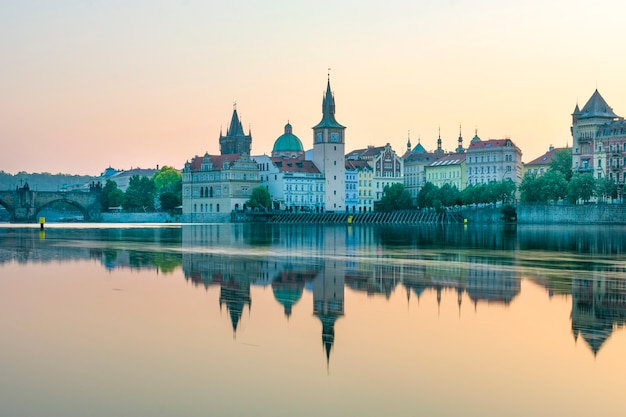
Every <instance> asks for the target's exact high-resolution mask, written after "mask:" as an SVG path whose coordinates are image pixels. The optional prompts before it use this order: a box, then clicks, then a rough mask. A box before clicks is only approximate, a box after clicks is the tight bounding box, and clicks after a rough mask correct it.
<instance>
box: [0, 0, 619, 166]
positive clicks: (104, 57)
mask: <svg viewBox="0 0 626 417" xmlns="http://www.w3.org/2000/svg"><path fill="white" fill-rule="evenodd" d="M625 15H626V2H623V1H621V0H619V1H618V0H598V1H595V2H592V3H590V2H588V1H585V2H583V1H578V0H570V1H564V0H526V1H513V0H474V1H469V0H467V1H464V0H406V1H405V0H388V1H385V2H381V1H370V0H359V1H353V0H333V1H331V0H316V1H315V2H310V1H297V0H293V1H289V2H287V1H276V0H263V1H261V0H259V1H253V0H247V1H246V0H239V1H229V2H226V1H216V0H212V1H196V0H182V1H181V0H179V1H162V0H149V1H143V0H141V1H140V0H137V1H131V0H128V1H118V0H109V1H104V0H103V1H100V0H92V1H88V0H83V1H70V0H55V1H53V2H52V1H31V0H22V1H10V0H0V57H1V58H0V170H1V171H5V172H8V173H17V172H20V171H26V172H50V173H67V174H87V175H98V174H100V173H101V172H102V171H104V169H105V168H107V167H109V166H111V167H113V168H116V169H130V168H137V167H140V168H151V167H156V166H157V165H159V166H163V165H169V166H173V167H176V168H182V167H183V165H184V164H185V162H186V161H187V160H190V159H191V158H193V157H194V156H195V155H202V154H204V153H205V152H209V154H218V153H219V135H220V130H223V131H224V132H225V131H226V128H227V126H228V124H229V122H230V119H231V116H232V112H233V107H234V105H235V103H236V108H237V112H238V114H239V115H240V117H241V120H242V123H243V125H244V130H245V131H246V133H247V132H248V129H251V133H252V154H253V155H262V154H270V153H271V151H272V146H273V143H274V141H275V140H276V138H278V137H279V136H280V135H281V134H282V133H283V132H284V126H285V124H286V123H287V122H290V123H291V124H292V126H293V133H294V134H295V135H297V136H298V137H299V138H300V139H301V141H302V142H303V145H304V147H305V149H310V148H312V143H313V132H312V129H311V128H312V127H313V126H314V125H315V124H317V123H318V122H319V121H320V120H321V116H322V113H321V112H322V97H323V93H324V91H325V89H326V82H327V77H328V76H329V75H328V74H330V82H331V88H332V90H333V93H334V95H335V102H336V113H335V116H336V118H337V121H338V122H339V123H341V124H343V125H344V126H346V127H347V129H346V153H347V152H349V151H351V150H354V149H359V148H364V147H367V146H368V145H375V146H382V145H385V144H386V143H390V144H391V145H392V147H393V149H394V150H396V152H397V153H399V154H403V153H404V152H405V150H406V143H407V139H408V137H409V135H410V139H411V143H412V145H413V146H415V145H416V144H417V142H418V140H419V141H420V143H421V144H422V145H423V146H424V147H425V148H426V149H427V150H434V149H435V148H436V142H437V136H438V134H439V129H440V131H441V139H442V141H443V148H444V149H445V150H447V151H452V150H454V148H456V146H457V138H458V136H459V130H461V132H462V135H463V138H464V144H465V146H467V145H468V144H469V141H470V139H471V138H472V137H473V136H474V132H475V130H477V131H478V135H479V136H480V137H481V139H489V138H492V139H497V138H504V137H508V138H511V139H512V140H513V142H514V143H515V144H516V145H517V146H518V147H520V149H521V150H522V153H523V156H522V160H523V161H524V162H529V161H531V160H533V159H535V158H537V157H539V156H541V155H542V154H543V153H544V152H546V151H547V150H548V148H549V146H550V145H553V146H555V147H563V146H567V145H570V146H571V143H572V140H571V134H570V126H571V113H572V111H573V110H574V107H575V105H576V104H577V103H578V104H579V105H580V106H581V107H582V105H584V104H585V102H586V101H587V100H588V99H589V97H590V96H591V95H592V94H593V92H594V90H595V89H596V88H597V89H598V90H599V91H600V93H601V94H602V96H603V97H604V98H605V99H606V101H607V102H608V104H609V105H610V106H611V107H612V108H613V110H614V111H615V112H616V113H617V114H618V115H626V77H625V76H624V74H626V54H624V53H623V43H624V40H626V25H624V24H623V16H625ZM329 68H330V70H329Z"/></svg>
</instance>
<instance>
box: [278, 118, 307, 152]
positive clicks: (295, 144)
mask: <svg viewBox="0 0 626 417" xmlns="http://www.w3.org/2000/svg"><path fill="white" fill-rule="evenodd" d="M287 151H297V152H304V147H302V142H301V141H300V139H298V137H297V136H296V135H294V134H293V133H291V124H289V123H287V124H286V125H285V133H283V134H282V135H280V136H279V137H278V139H276V141H275V142H274V149H272V152H287Z"/></svg>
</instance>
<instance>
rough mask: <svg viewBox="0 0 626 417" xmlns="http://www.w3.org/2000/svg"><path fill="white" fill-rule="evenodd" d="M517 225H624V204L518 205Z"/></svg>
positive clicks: (625, 211) (625, 215)
mask: <svg viewBox="0 0 626 417" xmlns="http://www.w3.org/2000/svg"><path fill="white" fill-rule="evenodd" d="M517 222H518V223H519V224H626V204H577V205H519V206H517Z"/></svg>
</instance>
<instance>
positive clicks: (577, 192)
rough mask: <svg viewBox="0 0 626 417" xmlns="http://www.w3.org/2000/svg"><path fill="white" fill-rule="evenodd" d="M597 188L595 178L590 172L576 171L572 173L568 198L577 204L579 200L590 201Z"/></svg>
mask: <svg viewBox="0 0 626 417" xmlns="http://www.w3.org/2000/svg"><path fill="white" fill-rule="evenodd" d="M595 188H596V184H595V179H594V178H593V175H592V174H590V173H588V172H587V173H584V174H581V173H578V172H577V173H576V174H574V175H572V179H571V180H570V182H569V184H568V187H567V199H568V200H569V201H570V202H571V203H573V204H576V202H577V201H578V200H582V201H589V200H590V199H591V197H592V196H593V195H594V194H593V193H594V190H595Z"/></svg>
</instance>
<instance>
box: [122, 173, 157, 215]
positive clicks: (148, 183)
mask: <svg viewBox="0 0 626 417" xmlns="http://www.w3.org/2000/svg"><path fill="white" fill-rule="evenodd" d="M154 195H155V187H154V181H152V179H151V178H148V177H140V176H139V175H133V176H132V177H130V180H129V182H128V188H127V189H126V194H125V195H124V201H123V202H122V206H123V207H124V210H126V211H129V212H142V211H143V212H147V211H154Z"/></svg>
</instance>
